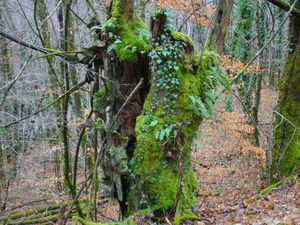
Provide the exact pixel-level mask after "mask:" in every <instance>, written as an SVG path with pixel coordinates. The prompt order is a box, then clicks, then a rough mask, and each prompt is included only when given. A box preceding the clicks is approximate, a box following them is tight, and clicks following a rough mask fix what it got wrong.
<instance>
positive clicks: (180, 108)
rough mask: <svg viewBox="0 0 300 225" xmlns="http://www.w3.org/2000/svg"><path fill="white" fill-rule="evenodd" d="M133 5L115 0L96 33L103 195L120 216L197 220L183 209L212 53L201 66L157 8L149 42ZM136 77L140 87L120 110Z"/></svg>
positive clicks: (191, 183) (192, 184) (191, 185)
mask: <svg viewBox="0 0 300 225" xmlns="http://www.w3.org/2000/svg"><path fill="white" fill-rule="evenodd" d="M133 7H134V5H133V1H132V0H114V1H113V5H112V17H111V18H110V19H109V20H108V21H107V23H105V24H102V26H101V27H100V28H98V30H97V35H98V37H99V38H100V43H101V48H100V50H99V52H98V54H97V57H99V59H97V60H98V61H99V62H100V61H101V62H102V67H103V69H104V80H103V86H102V87H101V88H100V90H99V92H98V93H97V94H96V96H95V102H94V107H95V112H96V114H97V116H98V117H99V118H101V119H102V120H103V124H104V125H105V126H106V127H105V126H104V128H102V131H104V132H105V138H104V140H102V141H105V146H104V148H103V149H102V150H101V151H102V152H101V167H102V169H103V173H104V178H103V179H104V183H105V187H106V194H105V195H106V196H112V197H115V198H116V199H118V200H119V203H120V209H121V211H122V214H123V216H128V215H132V214H134V213H135V212H137V211H140V212H144V213H146V214H147V213H148V212H151V213H153V214H154V215H156V216H166V215H168V214H170V215H172V216H174V221H175V224H179V223H180V221H182V220H184V219H191V218H192V219H195V218H197V217H196V216H195V215H194V214H193V213H192V212H191V211H190V210H189V209H190V208H191V206H192V205H193V204H194V203H195V198H194V195H193V191H194V189H195V188H196V185H197V181H196V178H195V175H194V172H193V168H192V165H191V144H192V141H193V137H194V135H195V132H196V131H197V129H198V126H199V124H200V123H201V121H202V119H203V115H202V114H201V113H200V112H199V111H197V109H198V106H199V105H201V106H202V107H207V106H204V104H206V103H203V102H205V101H206V100H207V99H206V98H208V97H207V96H206V93H208V92H209V90H210V89H209V87H208V85H207V86H206V85H203V84H204V83H206V82H208V80H207V79H208V77H209V76H212V75H213V74H212V71H211V68H212V67H215V66H216V64H217V55H216V53H214V52H204V56H203V60H202V64H201V65H200V64H199V61H200V54H196V50H195V48H194V45H193V43H192V41H191V39H190V38H189V37H188V36H186V35H184V34H182V33H179V32H175V31H173V30H172V29H171V28H170V26H169V24H168V20H167V17H166V14H165V12H164V11H162V10H160V11H157V13H156V14H155V16H154V17H153V18H152V19H151V22H150V32H151V34H152V35H151V36H152V40H151V41H150V40H149V39H148V36H149V34H148V31H147V28H146V27H145V25H144V24H143V22H142V21H141V20H140V19H139V18H137V17H136V16H135V15H134V12H133V11H134V10H133ZM103 27H105V29H103ZM109 33H113V35H109ZM150 49H152V51H151V52H150ZM148 54H149V56H150V57H147V55H148ZM141 79H143V86H142V87H141V88H140V89H139V91H138V92H137V93H136V94H134V97H133V98H132V99H131V100H130V101H129V102H128V104H125V107H123V104H124V101H125V100H126V98H127V97H128V96H130V93H131V92H132V90H133V89H134V88H135V87H136V86H137V84H138V83H139V82H140V80H141ZM150 84H151V85H150ZM192 99H193V100H192ZM116 115H120V116H119V117H118V119H117V120H116V121H114V118H116V117H117V116H116ZM108 124H112V126H108ZM80 221H81V222H83V220H80Z"/></svg>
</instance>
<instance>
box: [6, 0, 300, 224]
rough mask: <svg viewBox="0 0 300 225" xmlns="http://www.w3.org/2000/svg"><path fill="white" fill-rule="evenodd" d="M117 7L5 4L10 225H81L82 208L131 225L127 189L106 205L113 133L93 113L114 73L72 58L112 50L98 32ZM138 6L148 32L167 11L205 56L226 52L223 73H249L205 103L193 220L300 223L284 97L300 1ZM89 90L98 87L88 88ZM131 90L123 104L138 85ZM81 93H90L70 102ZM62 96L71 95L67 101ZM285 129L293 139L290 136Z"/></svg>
mask: <svg viewBox="0 0 300 225" xmlns="http://www.w3.org/2000/svg"><path fill="white" fill-rule="evenodd" d="M115 1H117V0H115ZM112 2H113V1H106V0H103V1H101V0H86V1H84V0H73V1H64V0H51V1H50V0H36V1H34V0H22V1H21V0H11V1H8V0H1V2H0V31H1V33H0V34H1V36H0V55H1V57H0V127H1V128H0V151H1V152H0V194H1V195H0V224H2V223H3V224H42V223H45V224H64V223H69V224H72V215H78V213H79V208H78V207H80V208H82V209H83V210H84V214H85V216H84V217H83V218H85V219H86V220H89V221H94V222H102V223H105V222H116V221H118V220H120V219H121V215H120V211H121V210H120V208H119V204H118V200H119V202H120V196H119V195H120V194H119V192H118V190H115V192H116V193H117V194H116V193H115V196H106V192H107V190H105V187H106V185H107V184H106V183H105V176H106V175H105V172H104V174H103V170H102V169H101V166H100V167H99V165H97V154H98V152H97V149H98V151H100V150H101V141H99V140H101V138H103V133H102V124H101V123H99V120H98V119H99V118H98V116H97V115H95V114H93V110H91V109H92V108H93V107H92V106H93V104H94V100H93V99H94V98H97V94H96V93H99V90H101V85H102V83H101V82H102V81H101V79H102V78H101V73H102V72H100V73H99V74H100V75H99V77H97V76H96V77H95V70H94V69H95V67H96V65H95V64H93V66H90V64H89V60H92V58H88V57H87V58H84V59H82V60H85V62H84V63H77V61H76V60H74V59H73V58H72V57H77V56H78V55H80V54H83V52H89V53H90V52H95V51H97V48H95V46H102V44H103V43H102V41H101V40H99V38H98V36H97V35H98V34H97V29H98V28H97V27H99V26H100V24H105V21H107V19H108V18H109V17H110V16H111V13H112V8H113V9H114V5H113V4H116V3H112ZM121 2H122V1H121ZM133 2H134V4H135V5H134V11H135V14H136V15H137V16H138V17H140V18H141V20H143V21H144V22H145V24H149V21H151V19H150V17H151V16H152V15H153V13H154V11H155V8H167V11H168V13H167V15H168V16H169V18H170V24H171V26H172V29H174V30H177V31H180V32H183V33H184V34H186V35H188V36H189V37H190V38H191V39H192V41H193V42H194V44H195V48H196V49H198V50H199V51H200V52H204V51H203V49H204V48H206V47H207V45H209V47H212V48H215V49H217V52H218V56H217V58H218V66H219V67H220V68H221V69H222V71H223V72H222V73H224V75H226V77H227V78H228V82H230V81H232V80H234V79H235V77H236V76H241V78H240V79H239V80H238V81H236V82H235V83H234V84H232V85H229V86H231V87H226V91H222V87H220V86H217V87H216V92H217V95H218V99H217V98H215V99H214V101H213V103H214V105H215V107H214V109H210V108H209V107H208V106H207V105H205V107H206V108H204V110H201V107H202V105H201V104H200V103H199V102H198V104H199V105H196V106H198V107H199V108H200V114H201V120H202V119H203V122H202V124H201V125H200V127H199V129H198V132H197V134H196V135H195V137H191V140H193V143H192V146H191V149H192V152H191V154H192V157H191V161H192V166H193V168H194V170H195V173H196V177H197V179H198V181H199V185H198V186H197V188H196V195H195V196H196V199H197V202H196V206H195V208H194V209H193V210H194V211H193V212H194V213H195V214H196V215H198V216H199V218H198V220H197V221H183V222H181V223H182V224H298V223H300V211H299V207H300V183H299V167H297V163H294V162H293V163H294V164H296V165H293V168H291V166H289V168H288V169H287V170H286V169H284V170H281V169H279V170H278V171H277V169H274V168H277V166H278V168H279V166H281V164H282V161H281V159H282V158H284V159H286V158H287V156H285V154H286V152H293V151H294V150H291V151H290V150H289V149H290V146H294V145H295V146H296V147H297V148H296V150H295V151H296V153H295V152H293V156H292V157H294V158H296V157H298V164H299V155H300V154H299V148H298V146H299V145H297V143H298V142H297V141H298V123H299V117H298V116H299V115H300V113H299V112H300V111H299V104H300V103H298V105H297V104H296V103H294V102H293V104H296V105H292V106H286V105H284V103H282V101H284V100H282V99H284V98H282V96H283V95H287V96H292V97H291V98H293V99H292V100H293V101H294V100H295V99H299V98H298V96H299V88H298V86H297V85H299V82H298V80H299V79H300V78H299V69H297V68H300V66H299V61H300V57H299V56H300V54H299V53H295V52H300V51H299V40H296V41H295V40H294V39H299V32H300V27H299V24H300V22H299V18H300V16H299V15H300V13H299V12H300V11H299V10H298V9H300V3H296V6H297V7H298V9H297V10H298V11H297V10H296V9H295V5H293V7H294V8H293V11H290V12H287V11H289V9H290V7H291V5H292V4H293V3H294V1H292V2H291V3H290V4H288V3H287V2H285V1H283V3H282V1H275V0H272V1H265V0H251V1H246V0H235V1H233V0H228V1H223V0H220V1H216V0H212V1H210V0H191V1H189V0H188V1H185V0H164V1H160V0H157V1H151V0H150V1H149V0H136V1H133ZM224 2H226V4H227V7H228V5H229V8H225V10H224V11H223V12H222V15H221V19H222V20H221V22H220V21H219V24H220V23H221V27H218V26H217V25H216V24H218V20H217V19H216V17H218V15H219V14H218V12H219V11H218V10H220V9H219V7H220V4H225V3H224ZM274 2H275V4H274ZM278 2H279V3H278ZM296 2H297V1H296ZM230 5H231V7H232V9H231V7H230ZM278 5H279V6H280V7H278ZM66 11H67V12H68V13H66ZM67 15H68V19H66V16H67ZM66 21H67V22H66ZM222 22H224V23H225V24H226V25H224V24H222ZM295 24H296V25H295ZM297 24H298V25H297ZM222 26H224V27H222ZM295 26H298V28H299V29H298V32H296V31H297V29H296V28H295ZM289 27H290V28H289ZM222 28H224V29H225V30H224V29H223V30H222ZM147 29H148V28H147ZM293 29H294V30H293ZM216 30H217V31H216ZM219 30H221V34H218V33H217V32H218V31H219ZM293 31H295V32H294V33H293ZM216 33H217V34H216ZM5 34H8V35H9V37H8V38H7V36H5ZM108 35H110V34H108ZM112 35H113V34H112ZM213 35H217V40H214V36H213ZM297 35H298V36H297ZM12 37H13V38H14V39H15V40H13V39H12ZM66 37H67V38H66ZM219 37H222V38H219ZM133 39H134V37H133ZM21 41H23V42H24V43H25V44H26V43H30V44H31V46H25V45H24V44H23V45H22V43H21V44H20V42H21ZM210 41H211V42H212V44H208V43H210ZM218 41H219V42H218ZM291 43H292V44H293V45H291ZM91 46H92V47H91ZM260 49H262V51H259V50H260ZM43 51H44V52H43ZM111 51H112V50H111V49H109V47H108V52H111ZM131 51H132V52H133V54H134V53H135V50H131ZM41 52H42V54H41ZM258 53H259V54H258ZM141 54H143V53H141ZM109 57H110V56H109ZM109 57H108V59H109V60H110V58H109ZM289 57H292V58H289ZM293 57H294V58H293ZM252 59H254V60H252ZM249 61H250V62H251V65H248V64H247V63H248V62H249ZM288 63H291V64H292V66H290V67H288V66H287V65H288ZM104 65H105V63H104ZM245 65H246V67H247V68H246V67H245ZM151 68H153V67H151ZM289 68H290V70H289ZM291 68H292V69H291ZM100 71H101V69H100ZM241 71H242V72H241ZM284 71H286V72H284ZM103 73H104V72H103ZM284 74H287V75H284ZM289 74H291V77H293V78H291V79H288V82H285V83H289V85H288V86H287V88H285V87H286V86H285V84H283V83H284V79H283V78H284V77H286V76H288V75H289ZM82 81H88V82H84V85H81V82H82ZM97 82H98V84H100V86H99V85H98V86H97V85H95V83H97ZM137 83H138V82H136V84H137ZM124 84H126V81H125V82H124V83H123V84H122V85H124ZM130 85H131V86H130ZM130 85H128V88H129V87H130V90H129V89H128V90H127V92H128V91H129V92H128V93H126V96H123V102H124V101H125V100H126V98H127V99H128V96H130V92H131V90H132V88H134V87H135V85H133V86H132V84H130ZM72 87H77V88H78V89H77V90H75V91H74V92H73V91H72V92H73V93H72V94H70V95H68V94H66V93H68V92H67V90H72ZM120 89H121V88H120ZM97 91H98V92H97ZM283 93H284V94H283ZM59 96H63V98H62V99H60V100H58V101H56V100H55V99H57V98H59ZM62 100H64V101H62ZM285 100H286V102H289V101H290V100H291V99H289V97H286V98H285ZM292 100H291V101H292ZM53 101H56V102H55V104H53ZM291 101H290V102H291ZM66 102H67V103H66ZM291 104H292V103H291ZM121 105H122V104H121ZM94 107H97V106H95V105H94ZM119 108H120V107H119ZM41 109H42V110H41ZM202 109H203V108H202ZM285 110H286V111H287V112H286V111H285ZM94 111H96V110H95V109H94ZM104 111H105V110H104ZM290 112H291V113H290ZM114 113H115V114H114V115H116V112H114ZM139 113H141V112H139ZM285 113H286V114H285ZM106 114H107V110H106ZM106 116H107V115H106ZM62 118H63V119H62ZM115 118H116V119H119V118H117V117H115ZM199 122H200V120H199ZM154 123H157V122H154ZM155 125H156V124H154V125H153V126H155ZM276 130H279V131H278V132H280V130H283V131H285V130H289V131H290V132H289V133H286V136H287V137H284V138H283V137H282V138H280V137H279V136H278V132H277V133H276ZM160 134H161V133H160ZM160 134H158V136H159V135H160ZM158 139H159V137H158ZM162 139H163V137H162ZM79 140H83V141H82V142H80V141H79ZM103 142H104V141H103ZM66 143H67V144H66ZM66 146H68V147H67V149H66ZM274 146H275V147H274ZM99 149H100V150H99ZM66 151H67V154H66ZM288 157H289V156H288ZM125 158H126V157H125ZM275 158H276V159H275ZM108 160H110V159H108ZM66 161H67V162H68V163H69V166H66V164H65V162H66ZM283 161H284V160H283ZM95 164H96V166H95ZM117 166H118V165H117ZM104 167H105V166H104ZM283 167H284V168H285V165H284V166H283ZM66 168H69V169H66ZM95 168H96V169H95ZM102 168H103V165H102ZM91 172H94V173H93V179H92V181H90V180H88V178H89V177H90V174H91ZM66 174H67V175H66ZM95 174H96V176H97V177H96V178H95ZM66 177H69V178H70V180H69V181H68V180H66ZM87 180H88V181H87ZM86 181H87V182H86ZM95 181H96V183H95ZM68 182H69V183H68ZM278 182H279V183H278ZM271 184H275V186H274V185H273V186H270V185H271ZM81 188H82V189H81ZM266 188H267V189H266ZM116 189H117V188H116ZM95 190H96V191H95ZM78 193H80V195H79V196H77V194H78ZM116 195H117V196H116ZM70 206H71V207H70ZM74 206H75V207H74ZM85 209H86V210H85ZM173 214H174V213H173ZM79 216H81V215H80V213H79ZM173 216H174V215H172V213H170V214H168V213H167V214H164V215H163V216H162V217H160V218H156V219H155V220H152V221H151V222H150V221H149V220H144V219H145V218H143V219H141V218H139V219H140V221H138V219H136V220H135V223H136V224H159V223H160V224H173ZM148 217H151V216H149V215H148ZM148 217H147V219H148ZM123 219H124V218H123ZM81 222H82V223H84V221H81Z"/></svg>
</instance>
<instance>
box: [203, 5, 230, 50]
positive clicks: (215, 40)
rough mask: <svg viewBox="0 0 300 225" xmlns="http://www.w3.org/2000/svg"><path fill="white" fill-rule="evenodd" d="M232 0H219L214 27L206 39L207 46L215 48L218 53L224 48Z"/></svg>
mask: <svg viewBox="0 0 300 225" xmlns="http://www.w3.org/2000/svg"><path fill="white" fill-rule="evenodd" d="M233 2H234V1H233V0H220V1H219V4H218V7H217V11H216V15H215V20H214V27H213V29H212V33H211V35H210V38H209V40H208V46H209V47H211V48H214V49H216V50H217V52H218V53H219V54H222V53H223V51H224V48H225V40H226V35H227V30H228V27H229V25H230V17H231V12H232V7H233Z"/></svg>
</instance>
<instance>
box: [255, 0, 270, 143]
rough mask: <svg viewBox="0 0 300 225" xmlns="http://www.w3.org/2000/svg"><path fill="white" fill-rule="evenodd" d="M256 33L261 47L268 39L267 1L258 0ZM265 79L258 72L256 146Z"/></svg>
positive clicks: (259, 59) (259, 60) (259, 61)
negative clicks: (263, 81) (262, 87)
mask: <svg viewBox="0 0 300 225" xmlns="http://www.w3.org/2000/svg"><path fill="white" fill-rule="evenodd" d="M256 4H257V6H256V33H257V37H258V48H261V47H262V46H263V45H264V43H265V40H266V30H267V28H266V15H267V14H266V13H267V12H266V7H267V6H266V3H265V2H259V1H258V2H257V3H256ZM258 63H259V65H258V66H259V67H261V66H262V63H261V56H259V58H258ZM262 80H263V73H262V72H261V73H258V74H257V78H256V88H255V95H254V101H253V107H252V115H253V123H254V124H253V125H254V134H253V135H254V144H255V146H259V130H258V123H259V118H258V112H259V104H260V97H261V86H262Z"/></svg>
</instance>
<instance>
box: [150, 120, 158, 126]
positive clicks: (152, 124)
mask: <svg viewBox="0 0 300 225" xmlns="http://www.w3.org/2000/svg"><path fill="white" fill-rule="evenodd" d="M157 123H158V120H153V121H152V122H151V123H150V127H154V126H155V125H156V124H157Z"/></svg>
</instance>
